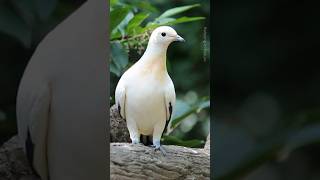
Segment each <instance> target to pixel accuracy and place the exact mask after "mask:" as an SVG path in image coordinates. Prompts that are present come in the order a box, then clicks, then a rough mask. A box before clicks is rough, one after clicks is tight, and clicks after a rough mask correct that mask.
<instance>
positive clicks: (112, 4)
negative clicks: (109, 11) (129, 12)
mask: <svg viewBox="0 0 320 180" xmlns="http://www.w3.org/2000/svg"><path fill="white" fill-rule="evenodd" d="M117 3H118V0H110V6H114V5H116V4H117Z"/></svg>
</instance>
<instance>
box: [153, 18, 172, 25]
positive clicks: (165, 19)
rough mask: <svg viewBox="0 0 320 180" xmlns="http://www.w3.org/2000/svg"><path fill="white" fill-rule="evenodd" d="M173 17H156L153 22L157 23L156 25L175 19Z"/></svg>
mask: <svg viewBox="0 0 320 180" xmlns="http://www.w3.org/2000/svg"><path fill="white" fill-rule="evenodd" d="M175 20H176V19H175V18H161V19H156V21H155V22H154V23H156V24H158V25H164V24H168V23H170V22H173V21H175Z"/></svg>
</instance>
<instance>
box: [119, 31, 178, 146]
mask: <svg viewBox="0 0 320 180" xmlns="http://www.w3.org/2000/svg"><path fill="white" fill-rule="evenodd" d="M173 41H184V39H183V38H181V37H180V36H179V35H178V34H177V33H176V31H175V30H174V29H173V28H171V27H169V26H161V27H158V28H156V29H155V30H154V31H153V32H152V34H151V36H150V39H149V42H148V46H147V49H146V51H145V53H144V54H143V56H142V57H141V58H140V60H139V61H138V62H137V63H135V64H134V65H133V66H132V67H130V68H129V69H128V70H127V71H126V72H125V73H124V74H123V75H122V77H121V78H120V80H119V82H118V85H117V87H116V92H115V100H116V105H117V107H118V108H119V112H120V114H121V116H122V117H123V118H125V119H126V121H127V127H128V130H129V133H130V138H131V140H132V143H139V142H140V136H141V135H147V136H152V141H153V145H154V146H155V148H156V149H159V148H160V139H161V136H162V133H163V131H164V128H165V125H166V121H167V122H168V121H170V118H171V116H172V113H173V110H174V106H175V101H176V95H175V89H174V85H173V82H172V80H171V78H170V76H169V75H168V72H167V67H166V52H167V48H168V46H169V45H170V43H171V42H173Z"/></svg>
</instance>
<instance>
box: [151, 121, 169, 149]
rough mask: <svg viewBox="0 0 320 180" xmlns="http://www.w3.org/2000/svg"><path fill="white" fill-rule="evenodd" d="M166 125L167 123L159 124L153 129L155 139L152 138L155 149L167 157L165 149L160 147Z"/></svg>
mask: <svg viewBox="0 0 320 180" xmlns="http://www.w3.org/2000/svg"><path fill="white" fill-rule="evenodd" d="M165 125H166V122H165V121H161V122H158V123H157V124H156V125H155V127H154V129H153V137H152V141H153V147H154V148H155V150H160V151H161V152H162V154H163V155H166V152H165V150H164V149H163V147H162V146H161V145H160V140H161V136H162V132H163V130H164V127H165Z"/></svg>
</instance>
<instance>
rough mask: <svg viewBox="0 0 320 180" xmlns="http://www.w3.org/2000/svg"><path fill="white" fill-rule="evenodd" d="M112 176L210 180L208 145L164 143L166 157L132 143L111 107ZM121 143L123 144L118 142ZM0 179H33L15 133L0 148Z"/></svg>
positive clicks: (120, 120) (114, 108) (124, 124)
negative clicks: (183, 145)
mask: <svg viewBox="0 0 320 180" xmlns="http://www.w3.org/2000/svg"><path fill="white" fill-rule="evenodd" d="M110 125H111V131H110V136H111V142H112V143H110V173H111V174H110V177H111V179H124V180H126V179H137V180H138V179H139V180H140V179H148V178H150V177H152V178H154V179H200V180H201V179H209V178H210V177H209V176H210V148H209V146H208V144H209V143H207V145H206V146H205V148H204V149H194V148H186V147H181V146H172V145H168V146H163V147H164V149H165V150H166V152H167V154H166V156H163V155H162V154H161V153H160V152H159V151H154V149H153V148H151V147H148V146H144V145H133V144H131V143H127V142H129V141H130V139H129V132H128V130H127V128H126V122H125V120H123V119H121V118H120V117H119V115H118V111H117V109H116V107H114V106H113V107H111V108H110ZM118 142H123V143H118ZM208 142H210V140H209V137H208ZM0 177H1V178H2V179H1V180H16V179H21V180H28V179H35V176H33V173H32V170H31V168H30V167H29V164H28V162H27V159H26V157H25V155H24V153H23V151H22V148H21V146H20V144H19V142H18V138H17V136H14V137H13V138H11V139H10V140H9V141H7V142H6V143H5V144H4V145H3V146H2V147H1V148H0Z"/></svg>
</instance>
